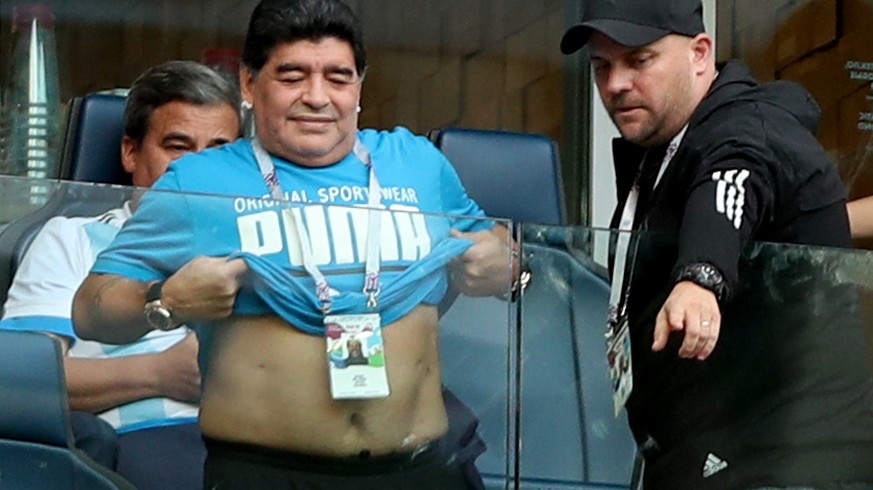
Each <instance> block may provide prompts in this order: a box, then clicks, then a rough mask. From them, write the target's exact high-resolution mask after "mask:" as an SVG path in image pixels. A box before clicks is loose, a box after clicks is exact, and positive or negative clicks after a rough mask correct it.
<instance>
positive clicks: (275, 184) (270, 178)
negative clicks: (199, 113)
mask: <svg viewBox="0 0 873 490" xmlns="http://www.w3.org/2000/svg"><path fill="white" fill-rule="evenodd" d="M252 149H253V150H254V152H255V159H256V160H257V161H258V168H259V169H260V171H261V176H262V177H263V178H264V183H265V184H266V185H267V189H268V190H269V191H270V194H271V196H272V197H273V199H274V200H276V201H277V202H286V199H285V196H284V194H283V193H282V186H281V185H280V184H279V176H278V174H277V173H276V166H275V165H274V164H273V159H272V158H271V157H270V154H269V153H267V150H265V149H264V147H263V146H262V145H261V142H260V141H259V140H258V138H253V139H252ZM352 153H354V154H355V157H356V158H357V159H358V160H360V161H361V163H363V164H364V165H366V166H367V168H368V169H369V171H370V176H369V189H368V194H369V196H367V207H368V208H369V226H368V229H367V262H366V269H365V276H364V288H363V292H364V294H366V295H367V306H368V307H369V308H375V307H376V306H377V305H378V298H379V293H380V292H381V284H380V282H379V267H380V264H379V252H380V247H381V234H382V211H381V210H380V209H378V207H379V206H380V205H381V203H382V201H381V198H380V196H381V194H382V187H381V186H380V185H379V179H378V178H377V177H376V171H375V170H374V168H373V160H372V159H371V158H370V151H369V150H368V149H367V147H366V146H364V143H362V142H361V140H360V138H355V146H354V148H353V149H352ZM284 212H287V213H288V216H289V218H290V219H291V222H292V223H294V226H293V228H294V230H295V231H296V234H297V239H298V241H299V242H300V250H301V254H302V255H303V268H304V269H306V272H307V273H308V274H309V275H310V276H312V278H313V279H314V280H315V294H316V295H317V296H318V299H319V301H321V311H322V313H324V314H325V315H326V314H328V313H330V309H331V297H330V285H329V284H328V283H327V279H326V278H325V277H324V274H322V272H321V271H320V270H319V269H318V266H316V265H315V258H314V255H313V253H312V243H311V242H310V241H309V234H308V233H307V231H306V229H305V228H304V226H303V224H302V223H300V221H299V220H297V219H296V218H295V217H294V213H292V212H290V209H288V208H287V207H286V208H285V209H284Z"/></svg>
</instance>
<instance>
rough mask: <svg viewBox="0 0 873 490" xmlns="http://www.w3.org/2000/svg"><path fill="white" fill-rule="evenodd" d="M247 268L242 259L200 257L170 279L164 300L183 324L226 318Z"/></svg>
mask: <svg viewBox="0 0 873 490" xmlns="http://www.w3.org/2000/svg"><path fill="white" fill-rule="evenodd" d="M248 270H249V268H248V265H247V264H246V262H245V260H243V259H234V260H230V261H228V260H226V259H225V258H223V257H197V258H195V259H193V260H191V261H190V262H188V263H187V264H185V265H184V266H182V268H181V269H179V270H178V271H176V273H175V274H173V275H172V276H170V277H169V278H168V279H167V281H166V282H165V283H164V285H163V287H162V288H161V302H162V303H163V304H164V305H165V306H166V307H167V308H169V309H170V311H172V312H173V319H174V320H175V321H176V322H177V323H180V324H181V323H186V322H190V321H205V320H220V319H222V318H227V317H228V316H230V314H231V313H232V312H233V305H234V302H235V301H236V293H237V291H239V289H240V287H241V286H242V281H243V277H244V276H245V274H246V272H248Z"/></svg>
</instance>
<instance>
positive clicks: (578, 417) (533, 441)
mask: <svg viewBox="0 0 873 490" xmlns="http://www.w3.org/2000/svg"><path fill="white" fill-rule="evenodd" d="M429 137H430V139H431V141H433V142H434V144H436V145H437V147H439V148H440V150H442V151H443V153H444V154H445V155H446V156H447V157H448V158H449V160H450V161H451V162H452V164H453V165H454V167H455V169H456V170H457V172H458V175H459V176H460V178H461V181H462V182H463V184H464V187H465V188H466V189H467V193H468V194H469V195H470V197H472V198H473V199H474V200H476V201H477V202H478V203H479V204H480V205H481V206H482V208H483V209H484V210H485V211H486V213H487V214H488V215H489V216H493V217H500V218H507V219H511V220H512V221H513V223H515V224H520V225H521V227H522V229H523V228H524V227H525V224H528V225H530V224H533V223H536V224H544V225H557V226H564V225H566V224H567V222H566V216H567V214H566V209H565V203H564V198H563V188H562V182H561V177H560V175H561V174H560V162H559V159H558V153H557V148H556V145H555V143H554V142H553V141H551V140H550V139H549V138H547V137H544V136H538V135H531V134H521V133H512V132H506V131H489V130H478V129H465V128H446V129H440V130H435V131H432V132H431V133H429ZM524 253H525V256H526V257H528V264H529V265H530V267H531V269H532V270H533V274H534V279H533V282H532V283H531V286H530V288H529V289H528V290H527V291H526V292H525V294H524V296H523V299H522V302H521V312H519V311H518V310H516V309H515V308H512V307H508V306H507V304H506V303H505V302H501V301H499V300H497V299H493V298H467V297H460V298H457V299H456V300H455V301H454V303H452V304H451V305H450V306H445V305H444V306H443V309H444V310H446V311H445V312H444V315H443V316H442V318H441V332H442V333H441V355H442V362H443V378H444V381H445V383H446V385H447V386H448V387H449V388H450V389H451V390H452V391H454V392H455V393H456V394H457V395H458V396H459V397H460V398H461V399H462V400H464V401H465V402H466V403H467V404H468V405H470V406H471V407H472V408H473V410H474V411H475V412H476V414H477V415H478V416H479V417H480V419H481V433H482V436H483V437H484V438H485V440H486V443H487V444H488V446H489V448H490V450H489V451H488V452H486V453H485V454H484V455H482V457H481V458H480V459H479V464H478V466H479V468H480V470H481V471H482V473H483V475H484V476H485V478H486V483H487V484H488V486H489V488H503V485H504V483H505V482H506V479H507V476H508V477H509V478H512V477H513V476H514V475H512V473H513V471H514V469H513V468H512V467H511V466H512V465H511V464H510V465H509V466H508V465H507V460H506V458H505V455H504V454H503V453H504V448H505V447H506V446H507V440H509V445H510V446H512V444H513V443H512V440H511V434H512V433H513V430H510V429H509V428H507V427H506V425H507V424H512V423H513V420H511V419H512V415H509V416H507V413H509V414H512V413H516V412H517V413H518V414H519V415H518V416H519V425H518V429H517V433H518V435H519V437H520V438H521V441H522V442H521V444H520V445H519V446H518V448H517V450H518V454H517V456H518V462H517V463H518V465H517V467H518V477H519V485H520V488H525V489H527V488H529V489H534V488H555V489H559V488H561V489H564V488H566V489H576V490H581V489H603V488H626V487H627V485H628V483H629V482H630V473H631V468H632V465H633V458H634V450H635V446H634V443H633V439H632V437H631V435H630V430H629V429H628V428H627V424H626V422H625V420H624V419H623V418H619V419H616V418H615V417H614V416H613V411H612V396H611V393H612V392H611V389H610V385H609V382H608V376H607V370H606V361H605V354H604V343H603V335H602V333H603V324H604V322H605V320H606V305H607V300H608V296H609V284H608V282H607V280H606V274H605V271H604V270H603V269H602V267H600V266H597V265H596V264H594V263H593V261H583V260H580V258H579V257H576V256H571V255H570V254H568V253H567V252H566V251H564V250H563V249H562V248H561V247H551V246H547V245H545V244H537V245H525V248H524ZM519 315H520V317H519ZM519 318H520V323H519V324H520V326H521V327H520V338H519V345H520V355H519V356H518V357H517V358H516V357H514V356H513V355H512V354H511V353H508V352H507V349H508V348H510V347H511V345H512V341H511V339H507V333H506V330H507V325H509V324H512V323H514V322H516V321H518V319H519ZM510 360H512V361H516V362H517V363H518V369H519V373H518V374H519V379H520V384H519V386H520V390H519V392H518V393H517V397H516V396H515V395H513V394H512V390H513V389H514V387H508V386H507V385H508V383H509V382H510V381H509V380H508V379H507V372H508V371H507V370H508V369H509V370H511V369H512V368H511V366H509V365H508V364H509V363H510ZM501 361H503V362H501ZM507 399H509V400H516V406H513V407H509V410H507V407H506V400H507ZM510 463H511V462H510Z"/></svg>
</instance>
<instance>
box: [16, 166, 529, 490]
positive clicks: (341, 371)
mask: <svg viewBox="0 0 873 490" xmlns="http://www.w3.org/2000/svg"><path fill="white" fill-rule="evenodd" d="M40 184H42V183H40ZM0 185H2V186H3V190H4V191H9V192H8V193H7V192H4V196H13V195H14V196H20V198H18V199H15V200H10V199H8V198H6V199H4V202H3V204H2V209H3V213H4V214H3V215H4V216H5V217H6V218H5V228H4V229H3V230H2V232H0V243H2V244H3V248H2V250H0V252H2V253H3V254H4V263H5V259H6V258H9V262H10V263H14V267H13V268H11V269H9V270H5V271H2V272H3V274H2V275H0V278H2V279H3V281H4V287H3V292H4V305H5V308H4V320H3V322H2V326H4V327H6V328H13V329H34V328H35V329H43V328H45V329H47V330H49V331H53V332H55V333H59V334H61V335H62V336H66V337H70V336H73V335H75V334H78V335H80V336H81V337H83V338H87V339H93V338H99V339H101V340H103V341H105V342H107V343H108V344H122V345H106V346H105V351H106V352H111V354H109V355H111V356H124V355H129V354H131V353H142V352H146V351H148V352H154V353H165V352H169V351H170V350H171V349H172V348H176V346H177V345H180V344H181V343H182V341H183V339H186V338H188V337H187V335H188V333H189V331H193V332H195V333H196V334H197V338H198V340H199V353H198V355H199V363H200V364H199V365H200V370H201V374H202V376H203V383H202V386H203V392H202V399H201V404H200V407H199V422H200V427H201V428H202V430H203V433H204V434H205V436H206V437H207V447H208V448H209V451H210V457H213V456H212V455H216V456H215V457H216V458H217V459H216V460H218V461H221V460H222V458H225V460H226V458H232V457H233V456H234V455H236V454H238V453H240V452H241V453H244V454H251V453H253V452H254V453H258V454H262V455H263V454H266V457H267V458H273V459H277V460H281V461H283V462H285V463H287V464H294V463H293V462H294V461H298V462H300V461H303V462H306V464H307V465H309V464H324V465H330V464H337V460H335V459H318V458H314V459H313V458H311V457H312V456H313V455H316V456H335V457H343V458H344V459H342V460H341V461H342V466H343V468H341V469H342V471H343V472H349V471H351V472H353V474H366V473H367V471H370V472H372V469H369V470H368V469H367V468H372V467H374V466H376V465H378V464H379V462H380V461H385V462H386V463H385V464H392V465H393V464H395V463H396V464H399V465H401V466H403V467H407V466H408V468H409V471H410V472H411V473H410V474H411V475H413V476H412V478H422V479H425V478H427V479H429V480H430V479H431V478H446V479H447V480H446V481H449V480H450V479H452V478H454V479H455V481H457V479H458V478H465V479H466V478H473V479H476V478H479V474H480V473H481V475H482V477H484V480H485V482H486V484H487V488H501V489H503V488H509V486H510V483H511V482H512V481H513V479H514V476H513V473H512V471H513V468H514V464H513V462H514V452H513V451H514V447H513V446H512V445H511V444H510V441H511V440H514V435H513V433H512V432H511V429H512V428H513V427H515V426H516V422H515V419H514V417H515V416H516V415H515V413H516V411H515V409H514V407H513V403H514V401H513V396H514V391H513V386H512V385H511V384H510V382H511V381H512V380H513V379H515V374H514V373H515V371H514V369H515V363H516V360H515V358H514V357H513V356H514V355H515V352H516V350H517V347H516V345H515V341H516V338H517V334H516V331H515V322H514V321H513V317H512V312H513V311H514V308H515V305H514V304H512V303H510V302H508V301H504V300H501V299H499V298H498V297H505V296H508V294H509V292H510V290H511V280H510V277H511V274H510V273H511V264H512V256H511V253H510V250H511V249H510V246H511V243H510V242H509V239H508V238H497V237H496V235H495V236H494V237H493V238H491V241H490V242H489V243H488V246H487V247H486V246H482V245H481V243H480V242H479V237H481V236H482V235H481V234H482V233H484V232H485V230H490V229H491V228H492V227H494V226H495V225H499V226H506V227H508V226H510V224H509V223H507V222H502V221H497V220H486V219H478V218H471V217H463V216H447V215H433V214H422V213H418V212H414V211H412V210H410V208H408V207H399V208H396V209H395V208H394V207H393V206H392V207H390V208H388V209H376V210H371V209H367V208H364V207H353V206H335V205H322V204H308V203H307V204H301V203H299V202H291V201H288V202H277V201H272V200H267V199H260V198H253V197H250V196H219V195H208V194H193V193H190V194H186V193H179V192H167V191H156V190H145V189H133V188H126V187H116V186H103V185H93V184H79V183H70V182H55V181H46V182H45V183H44V185H45V186H46V188H50V190H51V192H50V193H49V194H50V195H49V197H48V199H47V202H46V203H45V204H44V205H43V206H41V207H39V208H36V206H34V205H33V204H32V203H31V202H30V200H29V199H28V198H27V197H26V196H27V192H28V191H29V189H30V188H31V187H32V186H34V185H35V182H34V181H33V180H28V179H14V178H2V179H0ZM131 210H133V213H132V215H131V214H130V211H131ZM55 217H63V218H59V219H53V218H55ZM75 217H81V218H80V219H77V218H75ZM49 220H52V221H50V222H49ZM47 222H49V224H48V225H46V223H47ZM377 223H378V224H377ZM122 224H123V228H121V230H120V231H119V228H120V227H121V226H122ZM451 229H457V230H460V231H465V232H469V233H471V234H470V235H462V236H453V235H450V230H451ZM371 232H372V233H373V235H371ZM46 235H52V236H53V238H54V239H52V238H51V237H49V239H46V237H45V236H46ZM489 236H490V235H489ZM25 237H29V238H25ZM33 237H35V238H33ZM371 238H372V240H373V241H370V239H371ZM31 240H32V241H31ZM83 242H84V243H83ZM110 242H111V244H110ZM30 244H33V245H32V246H33V248H31V249H30V252H28V253H27V254H26V255H25V254H24V252H25V251H26V250H27V248H28V246H30ZM370 244H374V245H378V249H377V250H376V254H375V256H376V259H374V261H372V262H371V265H372V264H375V263H378V279H379V281H378V282H377V283H375V284H377V285H378V286H377V287H375V288H373V289H371V290H365V285H366V284H368V283H367V282H366V281H365V277H366V275H365V269H366V267H365V265H366V263H367V257H368V251H370V249H371V247H372V246H373V245H370ZM52 247H60V248H64V249H67V251H66V253H64V254H60V253H55V254H54V255H52V256H51V257H50V260H46V259H44V260H42V261H39V260H36V259H34V258H33V257H32V256H35V255H37V253H36V252H35V251H38V252H41V253H45V252H47V251H51V250H53V249H52ZM83 248H85V250H83ZM468 251H470V253H467V252H468ZM472 251H476V252H477V253H473V252H472ZM98 252H99V254H100V255H99V256H97V254H98ZM95 256H96V262H95ZM70 257H74V258H75V260H76V261H78V260H79V259H82V261H84V262H87V263H88V265H87V266H85V267H84V268H83V267H80V268H79V269H76V267H73V266H71V264H66V263H63V262H64V261H66V260H67V258H70ZM45 262H51V263H52V264H53V265H52V266H51V267H47V268H44V269H39V267H40V264H41V263H45ZM59 262H60V263H59ZM307 262H308V263H309V264H310V265H311V267H310V266H308V265H307ZM91 263H93V269H91V270H92V271H94V272H96V273H99V274H102V275H103V276H91V277H92V278H93V277H96V278H97V279H100V278H105V275H106V274H115V275H121V276H124V277H127V278H130V279H134V280H136V281H139V282H142V283H149V284H151V283H152V282H153V281H158V280H163V279H166V278H168V277H171V276H172V277H173V278H174V279H175V281H167V282H165V283H164V286H163V289H162V290H161V292H160V297H161V298H162V300H168V297H172V296H173V295H174V294H175V297H176V298H177V299H179V301H178V302H177V303H176V305H177V306H178V307H177V308H176V309H175V311H174V312H173V315H176V316H175V317H170V318H171V320H170V323H168V324H167V327H168V328H169V329H168V330H167V331H160V330H152V329H151V326H154V325H157V324H159V322H160V321H163V320H162V319H161V318H157V317H153V316H149V318H150V319H151V322H152V323H151V326H149V325H148V324H147V323H146V322H145V321H144V317H145V316H146V315H143V313H142V311H143V310H142V309H141V308H142V305H140V304H139V303H138V302H137V301H134V303H136V305H135V306H133V307H131V306H130V302H129V301H127V300H129V299H130V298H129V295H130V290H127V289H125V287H118V286H113V285H112V283H111V282H110V283H109V284H106V283H101V282H96V283H94V284H98V286H97V287H93V288H92V287H90V286H89V284H90V282H87V283H86V285H85V286H84V287H83V288H82V291H81V293H80V295H79V298H78V299H77V300H76V306H75V308H76V310H75V311H77V316H76V325H75V332H74V330H73V326H72V325H71V321H70V320H69V319H67V318H56V319H55V320H56V321H52V322H48V323H42V324H39V325H35V322H29V321H27V320H23V319H22V318H24V317H29V316H30V317H33V316H40V317H42V318H43V319H44V318H45V316H52V313H51V312H46V313H41V312H39V311H38V308H37V306H38V305H36V303H34V300H35V298H34V296H33V295H34V294H36V293H34V291H33V290H30V289H28V288H27V287H16V286H13V287H12V290H11V291H10V292H9V295H8V298H7V297H6V291H7V288H8V287H9V284H10V283H11V282H12V279H13V277H14V278H15V281H16V285H18V284H19V281H22V282H23V281H26V280H27V278H29V280H30V281H32V283H39V284H41V285H42V286H45V287H46V288H48V289H51V288H52V287H54V286H55V283H64V282H66V283H72V284H71V285H68V286H67V287H66V291H64V292H63V294H62V295H60V296H56V297H55V298H58V297H61V298H65V299H64V301H66V302H67V303H69V302H71V301H73V296H72V295H73V292H74V291H75V289H76V287H77V286H78V284H79V283H80V282H81V281H82V280H84V279H85V274H86V273H87V271H88V269H89V267H91V265H90V264H91ZM76 265H80V264H76ZM477 265H481V266H486V265H487V267H486V268H485V269H483V270H486V271H488V272H489V273H490V275H486V276H487V277H486V279H487V281H484V282H481V283H473V282H470V281H471V279H470V276H469V275H467V274H466V273H465V270H467V268H468V267H470V266H473V267H472V269H470V270H475V266H477ZM68 272H69V273H70V274H72V273H77V274H78V275H77V276H75V277H64V274H67V273H68ZM313 274H315V276H318V275H319V274H320V275H322V276H323V278H324V280H325V282H326V283H327V287H326V288H324V289H321V290H320V289H319V288H317V287H316V285H317V283H318V281H316V279H315V278H314V277H315V276H313ZM89 281H90V280H89ZM173 282H175V283H176V284H175V285H172V283H173ZM218 282H221V283H222V284H225V285H228V287H230V288H231V289H232V290H236V288H237V287H238V288H239V289H238V291H237V293H236V294H235V295H232V297H233V300H232V310H226V311H224V312H222V311H221V308H219V307H213V306H204V302H200V303H196V302H194V301H193V300H194V299H202V300H203V301H206V300H207V299H208V300H209V301H213V300H216V301H217V298H216V297H215V296H210V295H207V294H206V293H205V292H204V291H206V290H205V289H202V288H206V287H209V285H210V284H215V283H218ZM483 284H484V285H483ZM22 285H23V283H22ZM168 290H169V291H168ZM322 290H323V291H325V292H327V295H319V292H320V291H322ZM134 291H136V290H135V289H134ZM141 291H142V289H141V288H140V289H139V293H138V294H142V292H141ZM455 291H462V292H463V293H461V294H459V293H457V292H455ZM37 292H39V288H37ZM183 299H188V300H192V301H190V302H188V303H186V302H184V301H182V300H183ZM167 302H168V303H170V301H167ZM327 303H329V305H328V304H327ZM328 306H329V311H326V310H328ZM64 311H65V312H69V306H68V305H67V306H66V308H65V309H64ZM151 311H152V313H155V310H154V309H152V310H151ZM324 311H326V313H325V312H324ZM125 312H129V315H130V319H131V320H130V321H129V322H128V321H123V320H122V318H123V317H121V316H112V315H116V314H119V315H120V314H121V313H125ZM110 316H112V320H111V326H110V322H109V321H108V320H106V319H107V318H109V317H110ZM158 316H160V315H158ZM173 318H175V319H180V320H186V321H185V322H184V326H182V327H178V328H173V327H174V326H175V323H173V321H174V320H173ZM146 332H148V333H146ZM143 334H146V335H145V336H142V335H143ZM89 344H91V342H88V341H86V340H79V341H77V342H75V343H74V344H73V347H72V348H71V352H72V355H87V354H86V350H87V346H88V345H89ZM170 346H172V348H171V347H170ZM100 350H104V349H103V348H101V349H100ZM91 352H93V350H92V351H91ZM177 352H178V351H177ZM193 355H194V353H193V351H192V352H191V356H193ZM166 396H167V398H168V399H169V401H168V403H167V404H165V405H166V406H167V407H173V410H172V411H171V412H172V414H171V415H167V414H162V416H163V417H170V418H172V417H180V418H181V417H188V418H190V417H197V416H198V410H197V407H196V406H193V407H192V405H191V404H190V403H189V402H192V401H194V400H190V399H184V400H182V398H185V397H183V396H181V395H178V394H174V395H173V396H176V397H177V398H173V396H171V395H170V394H169V393H168V394H167V395H166ZM146 401H148V400H146ZM141 408H143V410H145V408H147V407H141ZM111 412H113V410H109V411H107V412H106V413H105V414H104V415H106V419H107V420H108V421H110V423H113V424H114V425H115V426H116V428H118V429H119V430H122V431H123V430H137V429H140V428H142V427H147V426H149V424H150V423H151V422H154V420H146V419H144V418H141V419H138V420H130V419H127V418H125V417H124V416H121V417H119V416H117V415H113V414H112V413H111ZM115 412H118V411H115ZM122 412H123V410H122ZM128 413H129V412H128ZM155 417H157V416H155ZM193 420H194V419H191V421H192V422H193ZM178 421H179V420H177V421H176V422H178ZM122 426H123V427H122ZM477 428H478V433H477V432H476V430H477ZM225 441H234V443H233V444H231V443H228V442H225ZM264 448H268V450H266V451H264V452H261V450H262V449H264ZM301 455H305V456H301ZM407 456H408V457H407ZM477 458H478V461H476V460H477ZM288 461H291V463H288ZM444 461H452V462H454V463H455V464H456V465H457V466H458V467H459V468H458V469H457V472H455V473H453V471H454V470H452V471H449V472H448V473H450V474H448V475H447V474H446V473H447V472H446V471H445V470H440V471H439V472H436V474H437V475H438V476H436V477H432V476H427V477H425V476H423V475H431V473H428V471H430V470H425V468H431V469H433V468H435V467H445V465H444V464H443V462H444ZM283 464H284V463H283ZM434 464H436V465H437V466H434ZM477 466H478V469H477ZM450 467H451V466H450ZM417 468H418V469H417ZM355 472H357V473H355ZM415 475H418V476H415ZM436 481H442V480H436ZM424 483H428V482H426V481H422V484H424ZM429 483H431V485H432V484H433V480H431V481H430V482H429Z"/></svg>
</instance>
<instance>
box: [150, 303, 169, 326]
mask: <svg viewBox="0 0 873 490" xmlns="http://www.w3.org/2000/svg"><path fill="white" fill-rule="evenodd" d="M145 315H146V320H147V321H148V322H149V325H151V326H152V327H154V328H156V329H158V330H170V329H172V328H173V318H172V317H173V315H172V314H171V313H170V310H168V309H167V308H165V307H164V306H163V305H162V304H161V303H160V302H159V301H152V302H150V303H148V304H146V308H145Z"/></svg>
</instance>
